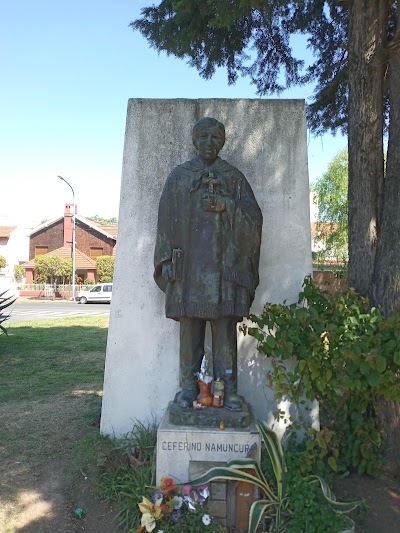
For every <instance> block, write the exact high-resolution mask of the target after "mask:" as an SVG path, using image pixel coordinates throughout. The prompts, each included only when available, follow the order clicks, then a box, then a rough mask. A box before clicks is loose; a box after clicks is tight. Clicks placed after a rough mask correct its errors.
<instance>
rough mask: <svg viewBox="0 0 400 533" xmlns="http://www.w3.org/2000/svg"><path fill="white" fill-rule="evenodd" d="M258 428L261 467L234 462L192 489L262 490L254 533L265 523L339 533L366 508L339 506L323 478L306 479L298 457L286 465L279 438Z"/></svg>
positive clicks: (253, 516) (272, 527) (271, 527)
mask: <svg viewBox="0 0 400 533" xmlns="http://www.w3.org/2000/svg"><path fill="white" fill-rule="evenodd" d="M256 426H257V430H258V431H259V433H260V435H261V439H262V442H263V444H264V446H265V450H266V453H264V455H263V461H262V463H261V465H259V464H258V463H257V461H256V460H255V459H252V458H247V457H246V458H240V459H232V460H231V461H228V463H227V466H217V467H214V468H211V469H210V470H208V471H207V472H206V473H205V474H203V475H202V476H200V477H198V478H196V479H195V480H193V481H190V482H189V484H190V485H203V484H206V483H209V482H211V481H213V480H220V479H221V480H222V479H223V480H229V481H237V482H238V481H244V482H247V483H250V484H252V485H254V486H256V487H258V489H259V490H260V492H261V499H260V500H256V501H255V502H253V504H252V505H251V507H250V513H249V530H248V531H249V533H256V531H258V527H259V525H260V523H262V521H263V518H264V517H265V521H266V522H267V524H266V525H267V528H268V531H273V532H275V533H281V532H285V531H287V532H289V531H290V532H292V533H303V532H304V531H307V532H312V531H315V532H318V531H324V532H326V533H337V531H340V530H341V529H343V528H342V526H343V525H344V523H345V520H346V518H345V517H344V516H343V514H344V513H348V512H350V511H352V510H353V509H355V508H356V507H357V506H358V505H360V504H361V503H362V502H338V501H336V498H335V497H334V495H333V494H332V492H331V491H330V489H329V486H328V483H327V482H326V481H325V480H324V479H323V478H322V477H321V476H318V475H315V474H310V475H307V476H306V477H302V476H301V474H300V470H299V468H298V466H297V464H296V463H294V462H293V455H292V461H291V462H289V463H287V461H286V457H285V454H284V452H283V449H282V446H281V443H280V441H279V438H278V436H277V435H276V433H275V432H274V431H272V430H271V429H270V428H269V427H268V425H267V424H266V423H265V422H262V421H260V420H259V421H257V422H256ZM250 472H251V473H250ZM313 513H314V516H313Z"/></svg>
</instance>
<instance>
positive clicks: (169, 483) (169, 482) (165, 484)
mask: <svg viewBox="0 0 400 533" xmlns="http://www.w3.org/2000/svg"><path fill="white" fill-rule="evenodd" d="M161 488H163V489H166V490H169V491H172V490H175V489H176V485H175V483H174V480H173V479H172V477H163V478H161Z"/></svg>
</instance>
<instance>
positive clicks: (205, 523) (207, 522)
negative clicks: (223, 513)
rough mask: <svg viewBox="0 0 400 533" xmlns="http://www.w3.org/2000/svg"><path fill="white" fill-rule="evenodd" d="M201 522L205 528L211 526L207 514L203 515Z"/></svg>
mask: <svg viewBox="0 0 400 533" xmlns="http://www.w3.org/2000/svg"><path fill="white" fill-rule="evenodd" d="M201 521H202V522H203V524H204V525H205V526H209V525H210V524H211V516H210V515H209V514H205V515H203V518H202V519H201Z"/></svg>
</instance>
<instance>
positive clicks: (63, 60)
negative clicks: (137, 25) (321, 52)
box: [0, 0, 347, 226]
mask: <svg viewBox="0 0 400 533" xmlns="http://www.w3.org/2000/svg"><path fill="white" fill-rule="evenodd" d="M153 3H155V4H158V2H157V1H156V0H114V2H111V1H110V0H96V1H95V0H84V1H82V0H68V1H66V0H57V1H54V0H37V1H35V2H34V1H32V0H18V1H14V2H10V1H8V2H6V1H5V0H3V2H2V9H1V15H2V16H1V18H0V69H1V70H0V72H1V74H2V83H0V185H1V189H0V191H1V193H0V198H1V201H0V224H1V225H7V224H16V223H17V224H21V225H22V224H28V225H32V226H35V225H37V224H39V222H41V221H42V220H44V219H52V218H56V217H58V216H62V214H63V208H64V203H66V202H71V201H72V192H71V190H70V188H69V187H68V186H67V185H66V184H65V183H64V182H62V181H61V180H59V179H58V178H57V176H59V175H61V176H63V177H64V178H65V179H66V180H67V181H68V182H69V183H70V184H71V185H72V187H73V189H74V192H75V202H76V204H77V206H78V213H79V214H81V215H83V216H92V215H99V216H102V217H115V216H118V209H119V192H120V178H121V170H122V155H123V146H124V133H125V121H126V108H127V102H128V99H129V98H257V95H256V90H255V87H254V86H253V85H251V84H250V81H249V79H247V78H242V79H240V80H238V82H237V83H236V84H235V85H233V86H228V84H227V76H226V71H225V70H224V69H221V70H220V71H218V72H217V73H216V75H215V76H214V77H213V78H212V79H211V80H207V81H206V80H203V79H202V78H200V76H199V74H198V73H197V70H195V69H194V68H191V67H189V66H188V65H187V64H186V62H185V61H184V60H180V59H176V58H173V57H171V56H170V57H167V56H166V54H164V53H162V54H158V52H157V51H156V50H154V49H152V48H150V46H149V44H148V43H147V41H146V40H145V39H144V38H143V37H142V36H141V34H140V33H138V32H133V31H132V29H131V28H130V27H129V23H130V22H131V21H133V20H135V19H136V18H138V17H139V16H140V10H141V8H142V7H145V6H149V5H151V4H153ZM307 53H308V52H307ZM311 96H312V87H310V86H307V87H302V88H294V89H291V90H289V91H285V92H284V93H282V94H281V95H280V96H279V98H305V99H307V98H310V97H311ZM273 98H277V96H273ZM346 144H347V140H346V139H345V138H344V137H342V136H340V135H337V136H336V137H333V136H331V135H329V134H326V135H324V136H323V137H318V138H315V137H313V136H312V135H310V133H309V132H308V158H309V175H310V182H311V183H312V182H314V181H315V180H316V179H317V178H318V177H319V176H321V175H322V174H323V173H324V172H325V171H326V169H327V167H328V164H329V162H330V161H331V160H332V158H333V157H334V156H335V154H336V153H337V152H338V151H339V150H340V149H342V148H344V147H345V146H346ZM167 173H168V169H166V175H167Z"/></svg>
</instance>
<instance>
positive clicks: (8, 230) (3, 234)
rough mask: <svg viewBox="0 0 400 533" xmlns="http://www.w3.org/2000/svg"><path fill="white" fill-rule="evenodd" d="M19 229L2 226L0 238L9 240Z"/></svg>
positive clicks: (0, 227)
mask: <svg viewBox="0 0 400 533" xmlns="http://www.w3.org/2000/svg"><path fill="white" fill-rule="evenodd" d="M16 228H17V226H0V238H1V239H4V238H6V239H8V237H9V236H10V234H11V233H12V232H13V231H14V230H15V229H16Z"/></svg>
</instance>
